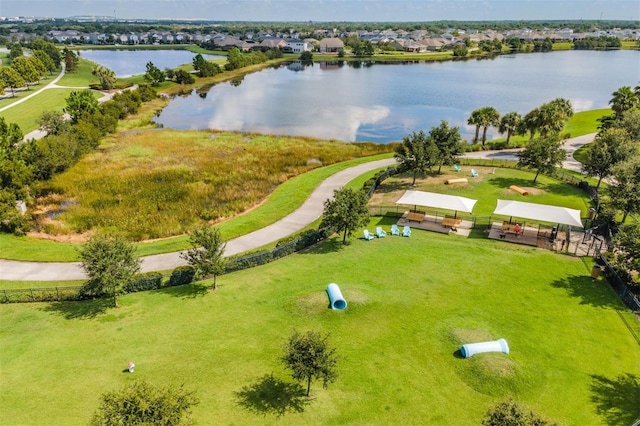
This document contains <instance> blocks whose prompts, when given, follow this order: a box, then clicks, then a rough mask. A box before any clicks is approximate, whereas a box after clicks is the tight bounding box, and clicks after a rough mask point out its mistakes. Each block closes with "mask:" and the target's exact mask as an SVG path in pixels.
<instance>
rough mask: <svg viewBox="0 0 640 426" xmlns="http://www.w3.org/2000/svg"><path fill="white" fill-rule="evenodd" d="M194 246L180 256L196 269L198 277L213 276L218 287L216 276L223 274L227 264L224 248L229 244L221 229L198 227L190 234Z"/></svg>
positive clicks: (214, 283) (215, 286)
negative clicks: (224, 239)
mask: <svg viewBox="0 0 640 426" xmlns="http://www.w3.org/2000/svg"><path fill="white" fill-rule="evenodd" d="M189 242H190V243H191V246H192V248H191V249H190V250H188V251H187V252H185V253H182V254H181V255H180V257H182V258H183V259H185V260H186V261H187V262H188V263H189V265H191V266H193V268H194V270H195V271H196V275H195V276H196V278H197V279H201V278H205V277H208V276H213V288H214V289H216V288H217V284H216V278H217V277H218V275H220V274H223V273H224V270H225V266H226V258H225V257H224V250H225V248H226V246H227V243H225V242H224V241H223V240H222V235H221V234H220V230H219V229H218V228H215V227H213V226H204V227H202V228H199V229H196V230H194V231H193V232H191V234H190V235H189Z"/></svg>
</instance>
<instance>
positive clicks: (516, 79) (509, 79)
mask: <svg viewBox="0 0 640 426" xmlns="http://www.w3.org/2000/svg"><path fill="white" fill-rule="evenodd" d="M639 80H640V52H637V51H611V52H594V51H563V52H551V53H533V54H519V55H511V56H499V57H497V58H495V59H489V60H469V61H448V62H437V63H424V62H422V63H417V64H416V63H411V64H371V65H365V64H362V66H360V67H354V66H353V65H352V64H348V63H344V64H343V65H339V64H338V63H335V64H328V63H315V64H313V65H311V66H307V67H302V66H301V65H300V64H293V65H291V66H288V67H287V66H283V67H280V68H277V69H267V70H264V71H261V72H258V73H254V74H250V75H247V76H246V77H245V78H244V80H243V81H242V82H240V84H238V82H236V83H235V84H232V83H224V84H219V85H216V86H214V87H212V88H211V89H210V90H208V91H202V90H200V91H199V92H198V93H195V91H194V93H192V94H191V95H188V96H183V97H176V98H174V99H173V100H172V101H171V103H170V104H169V105H168V106H167V107H166V108H165V109H164V110H163V111H162V112H161V113H160V114H159V116H158V117H157V119H156V122H157V123H159V124H162V125H163V126H164V127H170V128H175V129H218V130H229V131H243V132H257V133H267V134H281V135H298V136H312V137H317V138H322V139H339V140H344V141H373V142H379V143H385V142H390V141H397V140H401V139H402V138H403V137H404V136H406V135H408V134H410V133H411V132H412V131H414V130H425V131H426V132H428V131H429V130H430V129H431V127H433V126H437V125H438V124H439V123H440V120H447V121H448V122H449V124H450V125H453V126H459V127H460V131H461V133H462V135H463V138H465V139H470V138H472V137H473V132H474V128H473V127H471V126H467V124H466V122H467V119H468V117H469V115H470V113H471V111H473V110H474V109H477V108H480V107H483V106H486V105H491V106H493V107H495V108H497V109H498V111H500V113H501V114H505V113H507V112H509V111H517V112H519V113H520V114H523V115H524V114H526V113H527V112H529V111H530V110H532V109H533V108H535V107H537V106H540V105H542V104H543V103H545V102H548V101H550V100H553V99H555V98H558V97H562V98H567V99H569V100H570V101H571V103H572V105H573V108H574V110H575V111H584V110H590V109H598V108H606V107H608V103H609V100H610V99H611V93H612V92H613V91H615V90H616V89H618V88H619V87H621V86H625V85H626V86H632V87H633V86H636V85H638V84H639ZM489 136H490V137H495V136H496V132H495V130H493V132H492V133H491V131H490V134H489Z"/></svg>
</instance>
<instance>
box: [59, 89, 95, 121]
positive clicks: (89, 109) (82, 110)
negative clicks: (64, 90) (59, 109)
mask: <svg viewBox="0 0 640 426" xmlns="http://www.w3.org/2000/svg"><path fill="white" fill-rule="evenodd" d="M65 101H66V102H67V106H66V108H65V109H64V111H65V112H66V113H67V114H69V116H70V117H71V121H72V122H73V123H77V122H78V120H80V118H82V117H83V116H84V115H86V114H94V113H95V112H96V111H97V110H98V107H99V103H98V100H97V99H96V98H95V97H94V96H93V93H91V91H90V90H80V91H76V90H74V91H73V92H71V93H70V94H69V97H68V98H66V99H65Z"/></svg>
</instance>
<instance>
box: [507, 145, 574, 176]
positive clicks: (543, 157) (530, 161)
mask: <svg viewBox="0 0 640 426" xmlns="http://www.w3.org/2000/svg"><path fill="white" fill-rule="evenodd" d="M518 157H519V160H518V167H526V168H529V169H533V170H535V171H536V175H535V177H534V178H533V183H536V181H537V180H538V175H540V173H544V174H551V173H553V171H554V170H555V169H556V167H558V166H559V165H560V164H562V162H563V161H564V159H565V158H566V157H567V152H566V151H565V150H564V149H562V145H561V143H560V142H559V141H558V140H557V139H555V138H540V139H534V140H532V141H530V142H529V144H528V145H527V146H526V148H525V149H524V150H522V151H520V152H519V153H518Z"/></svg>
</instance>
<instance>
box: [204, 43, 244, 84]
mask: <svg viewBox="0 0 640 426" xmlns="http://www.w3.org/2000/svg"><path fill="white" fill-rule="evenodd" d="M234 49H235V50H234ZM229 55H232V56H231V61H232V62H233V63H234V65H237V66H238V67H240V66H242V65H241V63H242V62H243V59H242V53H240V50H238V48H236V47H234V48H231V49H230V50H229V54H228V55H227V61H229ZM193 69H194V70H196V71H198V75H200V77H213V76H214V75H216V74H218V73H220V72H221V71H222V70H221V69H220V66H219V65H218V64H215V63H213V62H209V61H207V60H206V59H204V57H203V56H202V55H201V54H199V53H198V54H197V55H196V56H194V58H193ZM233 69H235V68H233Z"/></svg>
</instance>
